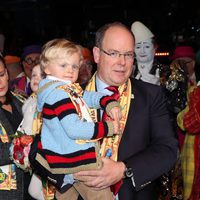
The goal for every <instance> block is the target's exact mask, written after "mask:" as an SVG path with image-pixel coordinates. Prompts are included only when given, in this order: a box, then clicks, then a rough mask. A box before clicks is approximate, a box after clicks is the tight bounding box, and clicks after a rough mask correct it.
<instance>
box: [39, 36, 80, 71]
mask: <svg viewBox="0 0 200 200" xmlns="http://www.w3.org/2000/svg"><path fill="white" fill-rule="evenodd" d="M74 53H79V54H80V57H81V60H82V53H81V48H80V46H79V45H77V44H75V43H73V42H72V41H69V40H66V39H53V40H51V41H49V42H47V43H46V44H45V45H44V46H43V47H42V53H41V55H40V66H41V69H42V70H43V71H44V68H46V67H47V66H48V63H49V62H51V61H52V60H54V59H59V58H63V57H66V56H71V55H73V54H74Z"/></svg>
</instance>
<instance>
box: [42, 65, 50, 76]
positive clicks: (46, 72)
mask: <svg viewBox="0 0 200 200" xmlns="http://www.w3.org/2000/svg"><path fill="white" fill-rule="evenodd" d="M43 71H44V73H45V74H47V75H49V74H50V72H49V69H48V68H47V67H45V68H44V70H43Z"/></svg>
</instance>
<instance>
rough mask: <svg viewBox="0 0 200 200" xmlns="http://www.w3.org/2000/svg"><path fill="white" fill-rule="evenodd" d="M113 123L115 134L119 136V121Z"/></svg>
mask: <svg viewBox="0 0 200 200" xmlns="http://www.w3.org/2000/svg"><path fill="white" fill-rule="evenodd" d="M112 123H113V126H114V134H117V135H119V134H120V133H121V131H120V123H119V120H118V121H112Z"/></svg>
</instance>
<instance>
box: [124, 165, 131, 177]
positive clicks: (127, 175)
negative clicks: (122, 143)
mask: <svg viewBox="0 0 200 200" xmlns="http://www.w3.org/2000/svg"><path fill="white" fill-rule="evenodd" d="M124 164H125V166H126V168H125V171H124V178H132V177H133V170H132V168H131V167H128V166H127V165H126V163H124Z"/></svg>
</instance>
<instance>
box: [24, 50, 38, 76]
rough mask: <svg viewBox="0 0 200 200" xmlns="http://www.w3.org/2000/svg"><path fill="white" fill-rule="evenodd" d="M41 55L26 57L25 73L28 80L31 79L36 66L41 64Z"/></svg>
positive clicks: (34, 54) (33, 54) (35, 54)
mask: <svg viewBox="0 0 200 200" xmlns="http://www.w3.org/2000/svg"><path fill="white" fill-rule="evenodd" d="M39 59H40V54H39V53H32V54H29V55H27V56H26V57H25V59H24V61H23V63H22V64H23V67H24V72H25V74H26V76H27V77H28V78H31V72H32V69H33V67H34V66H35V65H37V64H38V63H39Z"/></svg>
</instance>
